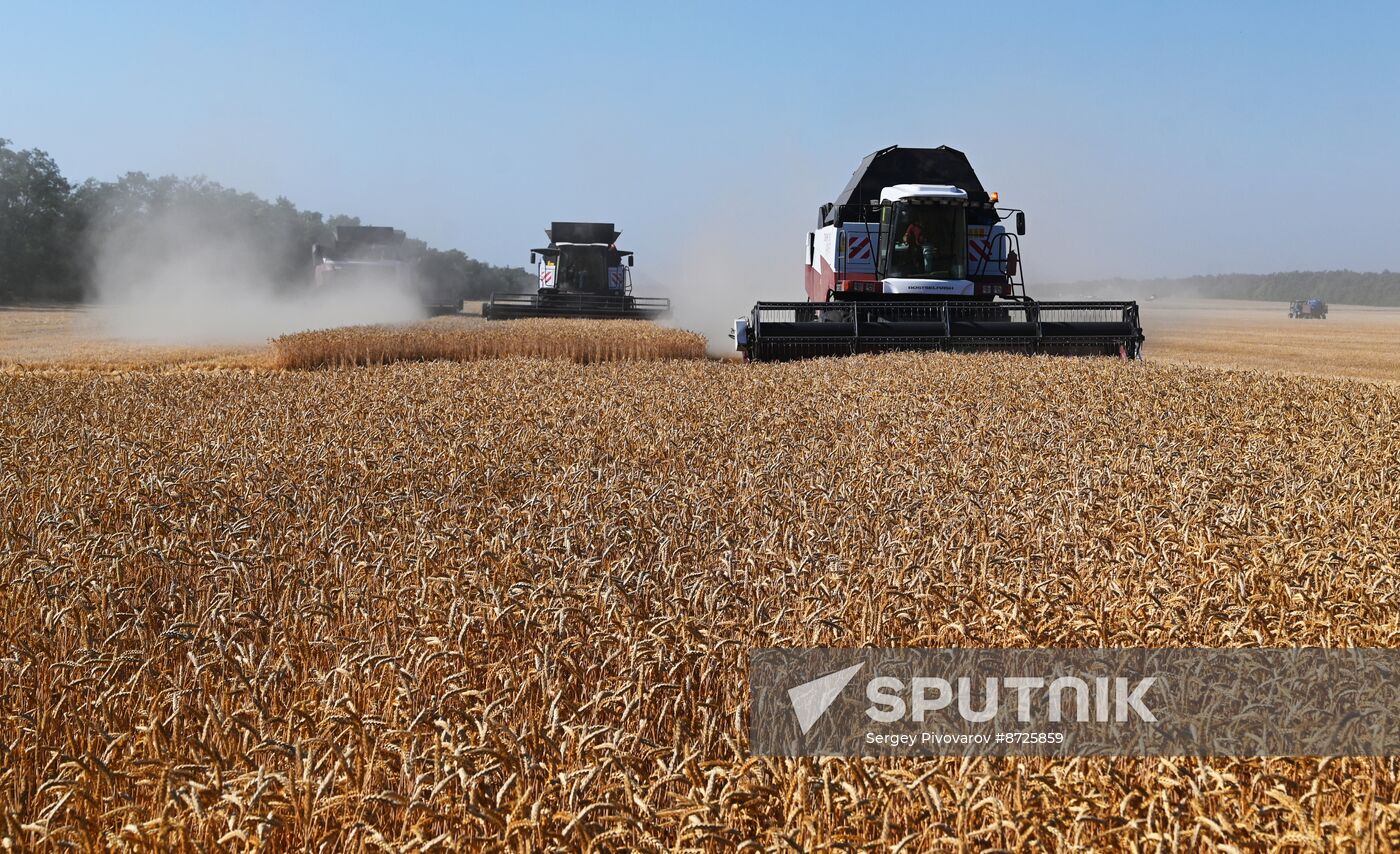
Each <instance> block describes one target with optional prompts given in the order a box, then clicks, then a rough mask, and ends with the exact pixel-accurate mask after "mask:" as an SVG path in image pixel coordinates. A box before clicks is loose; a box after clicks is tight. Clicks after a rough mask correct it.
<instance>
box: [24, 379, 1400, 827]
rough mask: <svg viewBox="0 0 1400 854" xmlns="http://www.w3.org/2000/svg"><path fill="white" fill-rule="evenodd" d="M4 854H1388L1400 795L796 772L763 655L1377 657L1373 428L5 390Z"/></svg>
mask: <svg viewBox="0 0 1400 854" xmlns="http://www.w3.org/2000/svg"><path fill="white" fill-rule="evenodd" d="M0 399H3V400H4V401H5V406H4V407H3V409H0V508H3V512H0V537H3V541H4V543H5V548H4V550H3V551H0V843H3V844H4V845H5V846H7V847H14V848H17V849H26V848H54V847H59V846H77V847H85V848H93V847H131V848H136V849H143V850H149V849H183V850H214V849H235V850H237V849H246V848H251V847H270V848H274V849H286V848H297V849H314V850H327V851H329V850H343V849H376V850H383V849H393V850H438V849H462V848H468V849H471V848H495V849H512V850H557V849H583V850H589V849H591V850H629V849H630V850H647V851H671V850H702V851H729V850H736V849H757V848H764V849H773V850H779V849H791V850H812V849H818V848H844V849H852V848H854V849H860V850H905V851H922V850H962V849H964V848H969V847H971V848H981V849H989V848H990V849H1006V850H1020V849H1033V848H1039V849H1050V850H1071V849H1081V848H1093V849H1098V850H1160V849H1173V848H1193V849H1203V848H1215V849H1219V850H1253V849H1263V848H1275V847H1284V848H1291V849H1296V850H1313V849H1316V850H1323V849H1328V848H1330V849H1349V848H1356V847H1363V848H1371V849H1376V850H1388V849H1390V848H1393V847H1394V846H1396V845H1397V843H1400V786H1398V785H1397V781H1398V780H1400V762H1397V760H1395V759H1367V760H1362V759H1341V760H1335V759H1334V760H1320V759H1287V760H1283V759H1278V760H1232V759H1213V760H1204V759H1089V758H1082V759H1072V760H1049V759H1034V760H1032V759H967V760H960V759H927V760H896V759H881V760H846V759H823V760H791V759H771V758H755V757H751V756H749V755H748V752H747V719H746V715H747V705H746V704H747V682H746V680H747V673H746V669H745V668H746V661H747V653H748V651H749V650H750V649H751V648H753V647H755V646H789V645H791V646H796V645H827V646H860V645H876V646H903V645H909V646H927V647H939V646H988V647H1016V646H1052V647H1098V646H1134V645H1146V646H1209V647H1215V646H1290V645H1316V646H1325V647H1332V646H1367V645H1375V646H1395V645H1397V644H1400V609H1397V607H1396V603H1397V596H1398V595H1400V584H1398V583H1397V569H1400V567H1397V558H1396V556H1397V555H1398V554H1400V487H1397V472H1400V431H1397V428H1396V426H1395V425H1396V420H1397V416H1400V388H1396V387H1395V386H1392V385H1384V384H1375V383H1366V382H1354V381H1346V380H1330V379H1328V380H1315V379H1305V378H1293V377H1286V376H1276V375H1270V374H1265V373H1249V372H1231V371H1218V370H1209V369H1202V368H1196V367H1188V366H1179V365H1156V364H1152V363H1124V362H1118V361H1113V360H1084V359H1069V358H1060V359H1056V358H1027V357H1005V356H991V355H988V356H976V355H944V354H928V355H912V354H905V355H887V356H879V357H858V358H849V359H841V360H821V361H816V362H807V363H795V364H788V365H742V364H730V363H721V362H714V361H702V360H688V361H668V362H651V363H642V362H605V363H598V364H588V365H579V364H575V363H572V362H570V361H565V360H539V359H520V358H512V359H505V360H498V361H493V362H469V363H461V364H456V363H448V362H425V363H399V364H391V365H387V366H383V367H375V368H366V369H361V370H356V371H281V372H279V371H255V372H223V373H218V372H204V371H166V372H151V371H137V372H128V373H123V374H111V375H109V374H99V373H72V372H43V371H31V372H25V373H18V372H11V373H0Z"/></svg>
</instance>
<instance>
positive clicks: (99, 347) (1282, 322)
mask: <svg viewBox="0 0 1400 854" xmlns="http://www.w3.org/2000/svg"><path fill="white" fill-rule="evenodd" d="M1142 318H1143V326H1144V327H1145V329H1146V334H1147V346H1146V350H1145V355H1146V358H1147V359H1148V360H1149V361H1158V362H1171V363H1192V364H1200V365H1214V366H1218V367H1229V368H1246V369H1261V370H1267V371H1272V372H1285V373H1295V374H1311V375H1316V376H1336V377H1352V378H1357V379H1369V380H1386V381H1400V309H1394V308H1370V307H1365V306H1333V307H1332V313H1331V316H1330V317H1329V318H1328V319H1327V320H1325V321H1311V320H1289V318H1288V307H1287V305H1286V304H1285V303H1278V304H1275V303H1260V302H1240V301H1230V300H1181V299H1160V300H1153V301H1150V302H1143V303H1142ZM486 325H487V324H486V321H484V320H482V319H481V317H480V304H479V303H469V304H468V305H467V313H466V314H461V315H455V316H444V317H437V318H433V319H432V320H429V321H426V323H425V325H424V328H426V329H431V330H434V331H435V332H443V333H445V332H447V331H448V330H473V329H478V328H480V327H483V326H486ZM445 343H446V342H444V346H445ZM711 343H712V344H714V343H715V342H711ZM728 343H729V342H728V341H720V342H718V344H719V345H721V349H723V347H722V345H726V344H728ZM5 364H20V365H25V366H28V367H31V368H33V367H41V366H52V367H68V368H108V369H113V368H141V367H151V366H168V365H188V366H194V367H250V368H267V367H272V366H275V364H276V358H275V356H274V353H273V351H272V348H271V347H270V346H269V344H267V343H266V342H263V343H258V344H252V345H239V346H222V347H220V346H215V347H182V346H168V345H160V344H141V343H133V342H127V341H115V340H110V339H107V338H105V337H104V335H103V331H102V327H101V323H100V321H99V318H98V317H97V316H96V315H95V314H94V313H93V312H91V311H89V310H86V309H81V308H77V309H73V308H53V309H29V308H0V366H3V365H5Z"/></svg>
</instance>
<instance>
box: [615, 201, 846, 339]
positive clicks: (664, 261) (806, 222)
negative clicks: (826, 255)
mask: <svg viewBox="0 0 1400 854" xmlns="http://www.w3.org/2000/svg"><path fill="white" fill-rule="evenodd" d="M800 198H801V196H799V195H797V194H796V193H786V194H783V193H779V194H775V195H774V196H773V197H772V200H771V201H769V202H767V203H764V202H763V200H759V201H758V202H751V203H749V204H747V205H743V204H738V203H737V202H729V201H726V202H725V203H723V204H715V205H713V206H707V207H706V208H705V211H706V212H707V213H709V214H710V215H708V216H697V217H695V218H694V219H693V220H691V221H690V222H688V223H684V224H683V227H682V228H681V229H679V230H678V231H677V232H676V234H678V235H683V239H682V241H680V242H677V243H674V244H670V245H666V246H663V247H660V249H661V251H660V252H659V253H658V262H659V263H658V264H657V266H656V267H653V266H651V264H650V263H648V265H647V267H646V268H645V269H646V272H643V267H642V264H643V262H642V261H641V260H639V261H638V262H637V264H638V267H637V273H636V275H635V278H634V283H635V289H634V291H633V292H634V293H636V294H637V295H638V296H651V295H655V296H665V297H670V298H671V318H670V320H669V321H667V324H668V325H671V326H676V327H679V328H682V329H690V330H693V331H695V332H700V333H702V334H703V335H704V336H705V338H706V339H707V341H708V342H709V343H708V350H709V352H710V353H711V354H712V355H718V356H724V355H730V354H733V353H734V352H735V350H734V342H733V341H732V340H730V338H729V334H730V331H731V330H732V328H733V324H734V319H735V318H737V317H747V316H748V315H749V312H750V311H751V310H752V309H753V306H754V303H756V302H759V301H775V302H804V301H806V299H807V293H806V291H805V289H804V285H803V265H804V257H805V246H806V241H807V232H808V231H810V230H812V228H813V227H814V226H813V223H815V221H816V209H817V205H818V204H819V203H820V200H817V201H814V202H811V203H810V208H811V210H810V211H807V210H806V208H807V207H808V205H807V204H804V203H802V202H800V201H797V202H794V201H793V200H794V199H800Z"/></svg>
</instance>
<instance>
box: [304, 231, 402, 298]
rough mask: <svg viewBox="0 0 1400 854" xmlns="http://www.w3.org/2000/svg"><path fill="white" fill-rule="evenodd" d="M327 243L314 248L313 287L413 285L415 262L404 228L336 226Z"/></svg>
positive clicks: (312, 248)
mask: <svg viewBox="0 0 1400 854" xmlns="http://www.w3.org/2000/svg"><path fill="white" fill-rule="evenodd" d="M334 235H335V239H334V241H333V242H332V243H330V244H328V245H322V244H319V243H317V244H314V245H312V247H311V264H312V270H313V272H312V287H314V288H316V289H318V290H319V289H323V288H348V287H361V286H368V287H397V288H402V289H409V288H412V287H413V284H414V282H413V262H412V261H410V260H408V259H407V258H406V257H405V255H404V252H403V243H404V238H405V235H404V233H403V232H402V231H399V230H397V229H395V228H391V227H388V226H380V225H337V226H336V227H335V231H334Z"/></svg>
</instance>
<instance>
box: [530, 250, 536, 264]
mask: <svg viewBox="0 0 1400 854" xmlns="http://www.w3.org/2000/svg"><path fill="white" fill-rule="evenodd" d="M530 263H531V264H533V263H535V253H533V252H531V253H530Z"/></svg>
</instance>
